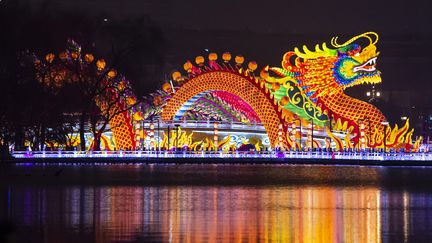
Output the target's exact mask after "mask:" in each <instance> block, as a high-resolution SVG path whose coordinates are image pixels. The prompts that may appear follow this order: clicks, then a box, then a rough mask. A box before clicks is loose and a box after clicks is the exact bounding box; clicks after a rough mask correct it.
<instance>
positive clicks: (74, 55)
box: [71, 52, 79, 60]
mask: <svg viewBox="0 0 432 243" xmlns="http://www.w3.org/2000/svg"><path fill="white" fill-rule="evenodd" d="M78 56H79V54H78V53H77V52H72V54H71V57H72V59H74V60H76V59H77V58H78Z"/></svg>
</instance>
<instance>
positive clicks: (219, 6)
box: [21, 0, 432, 103]
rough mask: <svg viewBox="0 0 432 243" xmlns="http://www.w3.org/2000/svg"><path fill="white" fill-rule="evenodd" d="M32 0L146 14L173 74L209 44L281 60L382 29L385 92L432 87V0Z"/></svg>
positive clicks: (90, 12) (124, 16)
mask: <svg viewBox="0 0 432 243" xmlns="http://www.w3.org/2000/svg"><path fill="white" fill-rule="evenodd" d="M21 2H23V1H21ZM24 2H25V1H24ZM25 3H29V5H30V6H31V8H32V9H33V11H35V12H38V11H41V9H42V8H48V9H49V11H50V12H52V13H54V14H55V13H57V12H58V13H59V14H61V13H63V12H78V13H81V14H84V15H86V16H89V17H91V18H107V19H108V21H117V20H128V19H134V18H138V17H141V16H146V17H147V18H149V19H151V21H152V23H154V24H155V25H156V26H157V27H158V28H159V29H160V30H161V32H162V33H163V37H164V46H165V47H164V63H163V72H164V73H167V75H169V73H170V72H172V71H173V70H174V69H181V66H182V64H183V63H184V61H185V60H188V59H191V60H193V59H194V57H195V56H197V55H205V54H206V53H205V51H204V49H209V50H210V51H216V52H218V53H221V52H224V51H231V52H232V53H233V54H237V53H239V54H242V55H244V56H245V58H246V61H248V60H256V61H257V62H258V64H259V65H260V66H261V67H262V66H264V65H266V64H269V65H273V66H279V65H280V60H281V58H282V55H283V54H284V53H285V52H286V51H289V50H292V49H293V48H294V47H296V46H301V45H303V44H307V45H308V46H309V47H313V46H314V45H315V44H317V43H322V42H327V43H329V42H330V39H331V37H333V36H340V38H341V41H342V40H344V39H348V38H350V37H352V36H353V35H356V34H360V33H363V32H366V31H375V32H377V33H378V34H380V41H379V42H378V49H379V51H380V52H381V55H380V57H379V60H378V69H379V70H381V71H382V73H383V76H382V77H383V84H382V85H381V86H380V87H379V89H380V90H382V91H384V93H385V94H386V92H385V91H392V92H395V93H394V94H395V95H396V96H397V95H398V93H397V92H400V91H403V92H405V91H410V92H411V93H419V94H421V95H416V96H415V97H414V98H410V99H418V97H419V96H420V97H428V96H429V95H430V94H431V91H430V90H431V87H432V85H431V83H432V82H431V78H430V74H429V70H430V66H431V65H432V59H431V56H432V43H431V37H432V28H431V27H430V26H429V23H432V15H431V14H430V6H431V4H430V3H428V1H300V0H298V1H287V0H285V1H283V0H280V1H256V2H253V1H239V0H231V1H230V0H221V1H203V0H200V1H198V0H193V1H174V0H166V1H160V0H147V1H142V0H128V1H115V0H104V1H100V0H75V1H69V0H60V1H43V0H30V1H28V2H25ZM59 41H63V40H59ZM161 79H163V78H161ZM143 82H152V81H148V80H147V81H143ZM158 82H159V83H160V82H161V80H159V81H158ZM144 86H145V85H144ZM144 86H141V87H144ZM150 86H151V85H150ZM150 86H149V87H150ZM151 87H152V88H153V87H154V85H153V86H151ZM354 89H356V90H354V91H351V92H354V93H356V92H357V94H354V95H357V96H359V95H360V93H361V94H364V91H365V90H367V89H370V87H356V88H354ZM402 95H404V94H402ZM360 96H361V95H360ZM387 98H388V97H387ZM405 100H406V99H405ZM427 100H428V99H422V100H416V101H406V102H412V103H426V102H425V101H427ZM404 102H405V101H404Z"/></svg>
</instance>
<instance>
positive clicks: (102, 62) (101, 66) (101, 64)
mask: <svg viewBox="0 0 432 243" xmlns="http://www.w3.org/2000/svg"><path fill="white" fill-rule="evenodd" d="M105 66H106V62H105V60H104V59H99V60H97V62H96V67H97V69H98V70H99V71H100V70H103V69H104V68H105Z"/></svg>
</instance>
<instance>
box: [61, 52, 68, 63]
mask: <svg viewBox="0 0 432 243" xmlns="http://www.w3.org/2000/svg"><path fill="white" fill-rule="evenodd" d="M59 57H60V59H61V60H63V61H64V60H65V59H67V58H68V53H67V52H65V51H64V52H61V53H60V54H59Z"/></svg>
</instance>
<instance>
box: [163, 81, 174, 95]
mask: <svg viewBox="0 0 432 243" xmlns="http://www.w3.org/2000/svg"><path fill="white" fill-rule="evenodd" d="M162 90H163V91H164V92H166V93H170V92H171V91H172V89H171V84H170V83H164V84H163V85H162Z"/></svg>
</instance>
